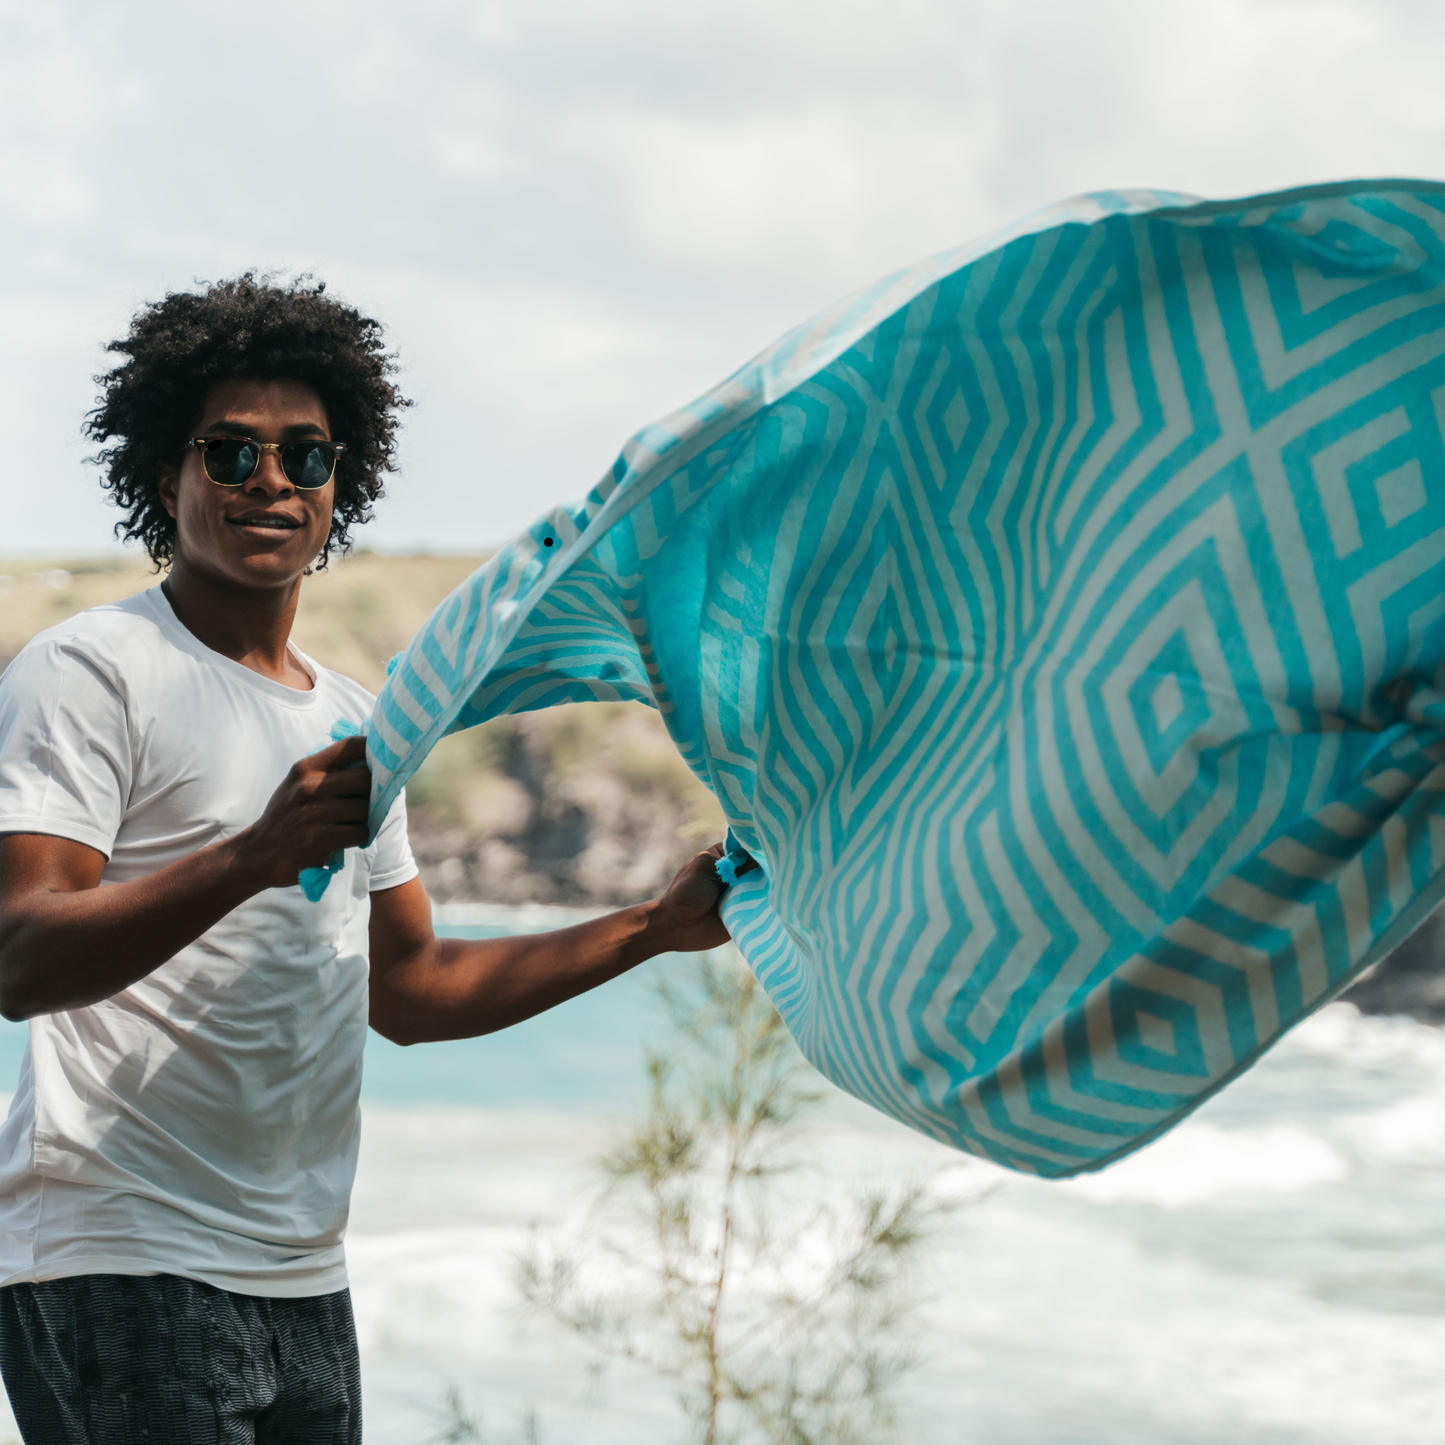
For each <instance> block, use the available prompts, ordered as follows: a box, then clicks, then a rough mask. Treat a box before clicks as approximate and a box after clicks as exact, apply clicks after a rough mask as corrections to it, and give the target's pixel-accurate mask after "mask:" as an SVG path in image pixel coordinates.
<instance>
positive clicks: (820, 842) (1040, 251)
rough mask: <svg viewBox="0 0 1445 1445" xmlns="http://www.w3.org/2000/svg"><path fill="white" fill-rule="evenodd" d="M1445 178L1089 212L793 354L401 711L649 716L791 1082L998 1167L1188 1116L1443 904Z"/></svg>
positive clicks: (861, 298) (940, 261)
mask: <svg viewBox="0 0 1445 1445" xmlns="http://www.w3.org/2000/svg"><path fill="white" fill-rule="evenodd" d="M1442 429H1445V186H1441V185H1438V184H1434V183H1430V182H1422V181H1373V182H1364V181H1361V182H1350V183H1345V184H1340V185H1330V186H1317V187H1311V188H1308V189H1304V190H1297V191H1291V192H1287V193H1283V194H1279V195H1271V196H1259V197H1251V198H1248V199H1245V200H1240V201H1225V202H1202V201H1198V200H1195V199H1193V198H1191V197H1187V196H1179V195H1169V194H1163V193H1158V192H1137V191H1134V192H1121V193H1104V194H1099V195H1091V196H1086V197H1083V198H1080V199H1077V200H1074V201H1070V202H1067V203H1065V204H1063V205H1061V206H1059V207H1056V208H1054V209H1051V210H1048V211H1045V212H1044V213H1042V214H1040V215H1037V216H1034V217H1032V218H1031V219H1030V220H1028V221H1026V222H1024V223H1023V224H1021V225H1019V226H1018V227H1016V228H1014V229H1013V230H1011V231H1008V232H1005V233H1003V234H1002V235H999V236H997V237H994V238H991V239H990V240H988V241H986V242H984V243H981V244H977V245H973V246H967V247H964V248H962V249H961V250H958V251H953V252H949V253H946V254H944V255H941V256H935V257H932V258H930V259H929V260H927V261H924V262H921V263H920V264H918V265H916V266H913V267H911V268H909V269H907V270H905V271H901V272H899V273H898V274H897V275H894V276H890V277H889V278H887V279H886V280H884V281H882V282H880V283H878V284H877V285H876V286H872V287H869V288H868V289H866V290H865V291H862V292H860V293H859V294H858V295H856V296H853V297H850V298H849V299H848V300H846V301H844V302H842V303H840V304H839V305H838V306H836V307H834V308H833V309H832V310H830V311H828V312H826V313H824V314H823V315H822V316H820V317H818V318H817V319H815V320H814V321H812V322H810V323H808V324H807V325H805V326H802V327H800V328H798V329H797V330H796V331H793V332H791V333H790V334H789V335H787V336H786V337H784V338H783V339H782V340H781V341H779V342H778V343H777V344H776V345H775V346H773V347H772V348H770V349H769V350H768V351H766V352H764V353H763V354H762V355H761V356H759V357H758V358H757V359H756V360H754V361H753V362H751V363H750V364H749V365H747V366H746V367H744V368H743V369H742V370H741V371H739V372H738V373H737V374H736V375H734V376H733V377H731V378H730V379H729V380H728V381H726V382H724V383H723V384H722V385H721V386H720V387H718V388H717V389H716V390H714V391H712V392H710V393H708V394H707V395H706V396H704V397H703V398H702V399H701V400H700V401H698V402H696V403H694V404H693V405H692V406H689V407H686V408H684V409H683V410H682V411H680V412H678V413H676V414H675V415H673V416H671V417H669V418H667V419H666V420H665V421H663V422H661V423H659V424H658V425H656V426H652V427H649V428H647V429H646V430H644V431H642V432H639V433H638V434H637V436H635V437H634V438H633V439H632V441H631V442H629V443H628V445H627V446H626V448H625V449H624V450H623V453H622V456H621V458H620V459H619V460H618V462H617V464H616V465H615V466H614V467H613V469H612V471H611V473H610V474H609V475H608V476H607V477H606V478H605V479H604V480H603V481H602V482H601V483H600V484H599V486H598V487H597V489H596V490H595V491H594V492H593V493H592V494H591V495H590V496H589V497H588V498H587V499H586V501H584V502H583V503H581V504H580V505H578V506H576V507H569V508H558V509H557V510H555V511H553V512H551V513H549V514H548V515H547V516H545V517H543V518H542V519H541V520H540V521H539V522H538V523H537V524H536V525H535V526H534V527H532V528H531V530H530V531H528V532H527V533H526V534H525V535H524V536H521V537H519V538H517V539H516V540H515V541H514V542H512V543H511V544H510V545H509V546H507V547H504V548H503V549H502V550H501V551H500V552H499V553H498V554H497V555H496V556H495V557H494V558H493V559H492V560H491V561H490V562H488V563H487V565H486V566H485V567H483V568H482V569H481V570H480V571H479V572H477V573H476V574H475V575H474V576H472V577H471V578H469V579H468V580H467V581H466V582H465V583H464V584H463V585H462V586H461V587H459V588H458V589H457V590H456V592H454V593H453V594H452V595H451V596H450V597H449V598H448V599H447V600H446V601H445V602H444V603H443V604H442V605H441V607H439V608H438V609H437V611H436V613H435V614H434V615H433V617H432V618H431V620H430V621H429V622H428V623H427V624H426V626H425V627H424V628H422V630H421V631H420V632H419V633H418V634H417V636H416V638H415V639H414V640H413V642H412V643H411V645H410V647H409V648H408V649H407V651H406V653H405V654H404V655H403V657H402V659H401V662H400V665H399V666H398V667H397V668H396V670H395V672H394V673H393V675H392V677H391V679H390V681H389V682H388V683H387V685H386V687H385V689H384V690H383V692H382V694H381V697H380V699H379V701H378V703H377V706H376V711H375V713H374V715H373V718H372V722H371V724H370V762H371V767H372V769H373V778H374V786H375V791H374V797H373V809H372V818H373V822H376V821H379V820H380V819H381V818H382V817H383V816H384V815H385V812H386V810H387V808H388V807H389V806H390V804H391V801H392V799H393V798H394V797H395V795H396V793H397V790H398V789H399V788H401V787H402V785H403V783H404V782H405V780H406V778H407V776H408V775H409V774H410V773H411V772H412V771H413V770H414V769H415V768H416V767H417V765H418V764H419V763H420V762H421V760H422V759H423V758H424V757H425V756H426V753H427V751H428V749H429V748H430V747H431V746H432V745H433V744H434V743H435V742H436V741H437V739H438V738H439V737H441V736H442V734H444V733H447V732H452V731H455V730H457V729H460V728H467V727H472V726H474V725H476V724H477V723H480V722H484V721H485V720H486V719H488V718H493V717H496V716H498V715H499V714H502V713H510V712H522V711H527V710H529V709H534V708H542V707H548V706H551V705H553V704H556V703H561V702H568V701H573V700H580V699H590V698H601V699H619V698H626V699H633V700H635V701H639V702H644V703H647V704H649V705H651V706H654V707H656V708H658V709H659V710H660V712H661V713H662V716H663V718H664V719H665V721H666V723H667V727H668V729H669V732H670V733H671V736H672V738H673V739H674V741H675V742H676V744H677V746H678V748H679V749H680V750H681V752H682V754H683V756H684V757H685V758H686V760H687V762H688V763H689V765H690V766H691V767H692V768H693V770H694V771H695V772H696V774H697V776H698V777H699V778H701V779H702V780H703V781H704V782H705V783H706V784H707V785H708V786H709V787H710V788H711V789H712V790H713V792H714V793H715V794H716V795H717V798H718V801H719V803H720V804H721V806H722V809H723V811H724V813H725V814H726V816H727V819H728V823H729V825H730V827H731V830H732V835H733V839H734V856H737V855H738V853H739V851H740V850H746V852H747V853H749V854H751V855H752V857H753V858H755V859H756V860H757V862H758V864H759V867H758V869H757V870H756V871H754V872H752V873H748V874H745V875H743V876H742V877H741V878H740V879H738V880H737V882H736V883H735V884H734V885H733V886H732V887H731V888H730V889H729V890H728V892H727V894H726V897H725V901H724V907H723V914H724V918H725V920H726V922H727V924H728V927H729V928H730V929H731V930H732V932H733V935H734V937H735V938H736V940H737V943H738V946H739V947H740V948H741V950H742V952H743V955H744V956H745V957H746V958H747V960H748V962H749V963H750V964H751V966H752V967H753V969H754V970H755V971H756V972H757V975H758V977H759V978H760V979H761V980H762V982H763V984H764V986H765V987H766V988H767V990H768V992H769V994H770V995H771V996H772V998H773V1000H774V1002H775V1003H776V1004H777V1006H778V1009H779V1010H780V1012H781V1013H782V1016H783V1018H784V1019H785V1020H786V1022H787V1024H788V1027H789V1028H790V1029H791V1031H792V1032H793V1035H794V1036H795V1037H796V1039H797V1040H798V1043H799V1045H800V1046H801V1047H802V1049H803V1052H804V1053H805V1054H806V1055H807V1056H808V1058H809V1059H811V1060H812V1061H813V1063H814V1064H816V1065H817V1067H818V1068H819V1069H820V1070H821V1071H822V1072H823V1073H824V1074H825V1075H827V1076H828V1077H829V1078H830V1079H832V1080H834V1081H835V1082H836V1083H837V1084H839V1085H841V1086H842V1087H843V1088H845V1089H847V1090H848V1091H850V1092H851V1093H853V1094H856V1095H857V1096H858V1097H859V1098H862V1099H865V1100H867V1101H868V1102H869V1103H871V1104H874V1105H876V1106H877V1107H878V1108H879V1109H882V1110H883V1111H885V1112H886V1113H888V1114H891V1115H893V1116H894V1117H895V1118H897V1119H901V1120H903V1121H904V1122H905V1123H908V1124H910V1125H912V1126H913V1127H915V1128H917V1129H920V1130H922V1131H924V1132H925V1133H927V1134H930V1135H932V1136H934V1137H936V1138H938V1139H942V1140H946V1141H948V1142H949V1143H951V1144H954V1145H956V1146H958V1147H960V1148H963V1149H967V1150H970V1151H972V1152H974V1153H976V1154H980V1155H984V1156H986V1157H988V1158H990V1159H993V1160H996V1161H997V1162H999V1163H1000V1164H1004V1165H1008V1166H1010V1167H1012V1168H1015V1169H1022V1170H1028V1171H1030V1172H1034V1173H1038V1174H1042V1175H1048V1176H1062V1175H1068V1174H1072V1173H1075V1172H1078V1171H1080V1170H1086V1169H1095V1168H1098V1167H1100V1166H1102V1165H1104V1164H1107V1163H1109V1162H1110V1161H1112V1160H1114V1159H1117V1158H1119V1157H1120V1156H1122V1155H1124V1154H1127V1153H1129V1152H1130V1151H1131V1150H1133V1149H1136V1148H1138V1147H1139V1146H1140V1145H1141V1144H1143V1143H1145V1142H1146V1141H1148V1140H1149V1139H1151V1138H1153V1137H1155V1136H1156V1135H1158V1134H1159V1133H1161V1132H1162V1131H1163V1130H1165V1129H1168V1128H1169V1127H1170V1126H1172V1125H1173V1124H1175V1123H1177V1122H1178V1121H1179V1119H1180V1118H1181V1117H1183V1115H1185V1114H1186V1113H1187V1112H1188V1111H1189V1110H1190V1109H1192V1108H1193V1107H1195V1106H1196V1105H1197V1104H1199V1103H1200V1102H1201V1101H1202V1100H1203V1099H1205V1098H1207V1097H1208V1096H1209V1095H1210V1094H1211V1093H1213V1092H1214V1091H1215V1090H1216V1089H1218V1088H1219V1087H1220V1086H1221V1085H1223V1084H1224V1083H1226V1082H1227V1081H1228V1080H1229V1079H1230V1078H1232V1077H1233V1076H1234V1075H1236V1074H1238V1073H1239V1072H1240V1071H1241V1070H1243V1069H1245V1068H1247V1067H1248V1066H1249V1065H1250V1064H1251V1063H1253V1062H1254V1060H1256V1059H1257V1058H1258V1057H1259V1056H1260V1054H1261V1053H1262V1052H1263V1051H1264V1050H1265V1049H1266V1048H1268V1047H1269V1046H1270V1045H1271V1044H1272V1043H1273V1042H1274V1041H1275V1040H1276V1039H1278V1038H1279V1037H1280V1035H1281V1034H1282V1033H1283V1032H1284V1031H1285V1030H1286V1029H1288V1028H1289V1027H1290V1026H1291V1025H1292V1024H1294V1023H1296V1022H1298V1021H1299V1020H1300V1019H1301V1018H1303V1017H1304V1016H1305V1015H1306V1014H1308V1013H1309V1012H1311V1010H1313V1009H1315V1008H1317V1007H1318V1006H1319V1005H1320V1004H1322V1003H1324V1002H1325V1001H1327V1000H1328V999H1330V998H1331V997H1333V996H1334V995H1335V994H1336V993H1338V992H1339V990H1340V989H1341V988H1343V987H1344V986H1345V985H1346V984H1347V983H1348V982H1349V980H1350V979H1352V978H1353V977H1354V976H1355V975H1357V974H1358V973H1359V972H1360V971H1361V970H1362V969H1363V968H1364V967H1366V966H1367V965H1368V964H1370V963H1371V962H1373V961H1374V960H1375V959H1377V958H1379V957H1380V956H1381V955H1382V954H1383V953H1384V952H1386V951H1387V950H1388V949H1390V948H1391V947H1393V946H1394V945H1395V944H1396V943H1398V942H1399V941H1400V940H1401V939H1402V938H1403V937H1404V936H1405V935H1406V934H1407V933H1408V932H1409V931H1410V930H1411V929H1413V928H1414V927H1415V926H1416V924H1418V923H1419V922H1420V921H1421V920H1422V919H1423V917H1424V916H1425V915H1426V914H1427V913H1428V912H1429V911H1430V910H1431V909H1432V908H1433V907H1434V906H1435V904H1436V903H1437V902H1438V901H1439V899H1440V897H1441V894H1442V892H1445V796H1442V789H1445V769H1442V763H1445V697H1442V693H1441V684H1442V672H1441V664H1442V661H1445V445H1442Z"/></svg>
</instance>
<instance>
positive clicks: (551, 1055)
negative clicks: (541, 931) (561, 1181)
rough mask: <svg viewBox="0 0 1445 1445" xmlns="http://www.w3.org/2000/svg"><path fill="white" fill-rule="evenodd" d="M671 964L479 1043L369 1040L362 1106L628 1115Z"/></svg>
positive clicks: (18, 1039)
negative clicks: (659, 988) (661, 978)
mask: <svg viewBox="0 0 1445 1445" xmlns="http://www.w3.org/2000/svg"><path fill="white" fill-rule="evenodd" d="M568 921H570V920H568ZM539 926H540V925H539ZM535 931H537V929H535V928H529V927H527V925H526V924H525V923H518V924H513V925H512V926H510V927H504V926H501V925H489V924H470V925H465V924H464V925H457V924H451V925H446V924H440V923H439V924H438V925H437V932H438V933H439V934H441V935H443V936H444V937H449V938H499V937H501V936H503V935H504V934H506V933H509V932H535ZM680 962H681V958H680V956H679V955H677V954H667V955H664V956H662V957H660V958H656V959H653V960H652V961H651V962H650V963H647V964H644V965H643V966H642V967H641V968H638V969H634V970H633V971H632V972H631V973H629V974H624V975H623V976H622V977H621V978H617V979H613V980H612V982H611V983H607V984H603V985H602V987H601V988H597V989H594V990H593V991H592V992H591V993H588V994H583V995H582V996H581V997H580V998H575V999H572V1000H570V1001H569V1002H567V1003H564V1004H561V1005H559V1006H558V1007H557V1008H554V1009H552V1010H551V1011H550V1012H548V1013H546V1014H543V1015H541V1016H539V1017H538V1018H534V1019H528V1020H527V1021H526V1022H525V1023H521V1024H517V1025H515V1026H514V1027H512V1028H510V1029H505V1030H503V1031H502V1032H501V1033H497V1034H489V1035H487V1036H486V1037H484V1038H480V1039H459V1040H456V1041H454V1042H451V1043H444V1044H417V1045H413V1046H412V1047H411V1048H402V1047H400V1046H399V1045H397V1044H393V1043H389V1042H388V1041H387V1040H386V1039H384V1038H382V1037H381V1036H380V1035H379V1034H374V1033H373V1034H371V1035H369V1036H368V1042H367V1046H366V1066H365V1074H364V1082H363V1084H362V1100H363V1102H365V1103H370V1104H392V1105H404V1106H414V1105H421V1104H460V1105H469V1106H476V1105H482V1106H493V1107H507V1108H516V1107H528V1108H545V1109H560V1110H571V1109H582V1110H596V1109H608V1110H610V1109H621V1108H630V1107H632V1106H633V1105H636V1104H638V1103H641V1102H642V1100H643V1099H644V1098H645V1096H646V1080H645V1076H644V1074H643V1069H642V1063H641V1059H642V1051H643V1048H644V1046H645V1045H646V1043H647V1042H648V1041H649V1040H652V1039H655V1038H656V1037H657V1036H658V1034H659V1032H660V1023H661V1015H660V1011H659V1008H658V1005H657V1004H656V1002H655V1001H654V998H653V993H652V982H653V980H654V979H655V978H657V976H658V975H659V974H660V973H662V972H665V971H666V970H667V969H668V968H671V967H675V966H676V965H677V964H679V963H680ZM28 1037H29V1025H28V1024H23V1023H21V1024H12V1023H6V1022H4V1021H3V1020H0V1094H9V1093H12V1092H14V1089H15V1083H16V1080H17V1079H18V1078H19V1075H20V1060H21V1058H22V1056H23V1055H24V1053H25V1043H26V1040H27V1038H28Z"/></svg>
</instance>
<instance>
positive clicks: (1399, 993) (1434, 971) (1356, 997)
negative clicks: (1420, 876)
mask: <svg viewBox="0 0 1445 1445" xmlns="http://www.w3.org/2000/svg"><path fill="white" fill-rule="evenodd" d="M1341 997H1342V998H1343V999H1344V1001H1345V1002H1346V1003H1352V1004H1354V1005H1355V1007H1356V1008H1357V1009H1359V1010H1360V1012H1361V1013H1367V1014H1408V1015H1409V1016H1410V1017H1412V1018H1417V1019H1419V1020H1420V1021H1421V1022H1422V1023H1429V1024H1445V908H1442V909H1437V910H1436V911H1435V912H1434V913H1432V914H1431V915H1430V917H1429V918H1427V919H1426V920H1425V922H1424V923H1422V924H1421V925H1420V927H1419V928H1417V929H1416V930H1415V932H1414V933H1412V934H1411V935H1410V936H1409V938H1407V939H1406V940H1405V941H1404V943H1402V944H1401V945H1400V946H1399V948H1397V949H1396V950H1395V951H1394V952H1393V953H1391V954H1388V955H1387V956H1386V957H1384V958H1382V959H1381V960H1380V962H1379V963H1377V964H1376V965H1375V966H1374V967H1373V968H1372V969H1370V971H1369V972H1368V973H1366V974H1365V975H1364V976H1363V977H1362V978H1361V979H1360V980H1359V982H1358V983H1355V984H1352V985H1351V986H1350V987H1349V988H1347V989H1346V990H1345V992H1344V993H1343V994H1342V995H1341Z"/></svg>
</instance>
